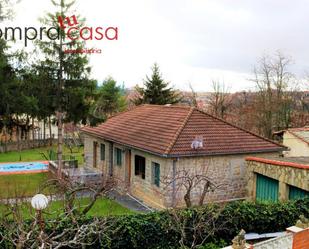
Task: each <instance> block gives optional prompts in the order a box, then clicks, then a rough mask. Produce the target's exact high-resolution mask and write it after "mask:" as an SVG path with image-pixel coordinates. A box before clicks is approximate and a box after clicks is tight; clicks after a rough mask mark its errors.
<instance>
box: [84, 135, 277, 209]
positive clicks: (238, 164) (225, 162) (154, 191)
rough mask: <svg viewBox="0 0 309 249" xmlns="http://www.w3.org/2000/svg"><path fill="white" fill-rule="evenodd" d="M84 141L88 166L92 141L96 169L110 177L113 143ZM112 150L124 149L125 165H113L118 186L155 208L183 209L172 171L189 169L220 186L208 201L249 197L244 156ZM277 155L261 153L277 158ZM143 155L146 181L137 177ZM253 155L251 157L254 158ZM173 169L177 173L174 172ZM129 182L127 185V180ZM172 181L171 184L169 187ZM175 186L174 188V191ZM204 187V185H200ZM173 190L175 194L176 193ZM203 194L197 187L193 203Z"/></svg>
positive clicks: (180, 187)
mask: <svg viewBox="0 0 309 249" xmlns="http://www.w3.org/2000/svg"><path fill="white" fill-rule="evenodd" d="M84 138H85V139H84V140H85V142H84V143H85V164H86V165H87V166H88V167H92V166H93V142H94V141H96V142H97V143H98V147H97V150H98V151H97V167H98V168H101V169H102V171H103V172H104V175H105V176H108V175H109V165H110V160H114V158H112V159H110V157H109V148H110V146H111V143H110V142H108V141H105V140H103V139H99V138H95V137H92V136H89V135H84ZM100 143H104V144H105V152H106V155H105V161H100ZM113 148H114V149H115V148H120V149H121V150H122V152H123V153H122V159H123V160H122V165H121V166H118V165H116V163H115V162H114V163H113V177H114V178H115V179H117V181H118V184H119V186H120V187H121V188H122V189H124V190H125V191H129V192H130V193H131V194H132V195H133V196H135V197H137V198H138V199H140V200H142V201H143V202H145V203H146V204H147V205H149V206H151V207H154V208H165V207H170V206H175V205H177V206H183V205H184V200H183V196H184V194H185V188H184V187H183V185H182V184H181V183H180V180H178V181H177V182H176V183H175V184H173V183H172V179H173V172H174V173H176V176H177V173H178V172H181V171H183V170H188V171H189V172H190V173H191V174H194V175H207V176H209V178H211V180H212V181H213V182H214V183H215V184H216V185H217V186H218V187H217V188H216V189H215V191H214V192H209V193H208V194H207V195H206V198H205V202H210V201H228V200H233V199H239V198H245V197H246V179H245V177H246V169H245V157H247V156H250V155H249V154H245V155H229V156H213V157H187V158H178V159H171V158H164V157H159V156H156V155H153V154H150V153H147V152H144V151H141V150H137V149H133V148H127V147H125V146H122V145H119V144H116V143H114V144H113ZM128 150H130V151H131V172H130V177H129V170H128V166H127V165H128V162H127V161H126V159H127V157H126V153H127V152H128ZM276 154H277V153H268V154H258V155H261V156H263V155H276ZM136 155H138V156H142V157H144V158H145V159H146V165H145V179H142V177H141V176H140V175H135V156H136ZM251 156H252V155H251ZM153 162H155V163H158V164H159V165H160V180H161V181H160V186H159V187H158V186H156V185H155V184H154V172H153V170H152V163H153ZM173 167H174V170H173ZM129 179H130V181H129V182H128V180H129ZM168 182H170V184H167V183H168ZM173 186H174V188H173ZM200 187H201V186H200ZM173 189H174V191H173ZM200 194H201V188H195V190H194V191H193V192H192V200H193V204H196V203H197V201H198V200H199V197H200Z"/></svg>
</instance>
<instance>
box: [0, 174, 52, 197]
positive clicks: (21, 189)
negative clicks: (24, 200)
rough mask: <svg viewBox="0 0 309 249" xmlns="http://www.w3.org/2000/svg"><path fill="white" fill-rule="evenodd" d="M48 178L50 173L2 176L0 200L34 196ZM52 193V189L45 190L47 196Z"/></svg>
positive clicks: (0, 180)
mask: <svg viewBox="0 0 309 249" xmlns="http://www.w3.org/2000/svg"><path fill="white" fill-rule="evenodd" d="M48 178H49V174H48V173H38V174H23V175H2V176H1V175H0V199H2V198H14V197H25V196H33V195H34V194H36V193H37V190H38V188H39V186H40V185H41V184H43V183H44V182H45V181H46V180H48ZM52 192H53V191H52V190H51V189H49V190H45V194H50V193H52Z"/></svg>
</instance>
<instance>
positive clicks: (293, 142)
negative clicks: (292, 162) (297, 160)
mask: <svg viewBox="0 0 309 249" xmlns="http://www.w3.org/2000/svg"><path fill="white" fill-rule="evenodd" d="M283 145H284V146H286V147H288V148H289V149H290V150H289V151H286V152H285V156H286V157H298V156H304V157H306V156H308V155H309V145H308V144H307V143H305V142H304V141H302V140H301V139H299V138H297V137H295V136H294V135H293V134H291V133H290V132H288V131H287V132H285V133H284V134H283Z"/></svg>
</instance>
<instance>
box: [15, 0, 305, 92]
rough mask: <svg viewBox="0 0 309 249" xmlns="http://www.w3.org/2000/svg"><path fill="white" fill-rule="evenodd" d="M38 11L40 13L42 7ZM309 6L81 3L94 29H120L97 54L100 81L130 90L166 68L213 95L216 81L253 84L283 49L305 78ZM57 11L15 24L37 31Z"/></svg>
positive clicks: (264, 0) (28, 7)
mask: <svg viewBox="0 0 309 249" xmlns="http://www.w3.org/2000/svg"><path fill="white" fill-rule="evenodd" d="M34 6H35V8H34ZM308 7H309V6H308V1H305V0H298V1H288V0H282V1H279V0H272V1H269V0H260V1H253V0H247V1H243V0H233V1H230V0H218V1H213V0H177V1H176V0H169V1H163V0H130V1H126V0H114V1H104V0H103V1H102V0H92V1H82V0H80V1H78V9H79V12H80V13H81V15H82V16H85V17H86V18H87V21H88V23H89V25H92V26H103V27H107V26H118V27H119V40H118V41H117V42H109V41H100V42H96V43H94V44H91V45H94V46H96V47H99V48H102V50H103V54H102V55H92V56H91V58H90V60H91V65H92V67H93V77H94V78H97V79H99V80H103V79H104V78H105V77H106V76H108V75H111V76H113V77H115V78H116V79H117V80H118V81H119V82H121V83H122V82H125V84H126V85H127V86H134V85H135V84H138V83H142V80H143V78H144V77H145V75H146V74H147V73H148V74H149V73H150V66H151V65H152V64H153V63H154V62H158V63H159V65H160V66H161V70H162V72H163V76H165V78H166V79H167V80H169V81H170V82H171V83H172V84H173V85H175V86H176V87H178V88H181V89H188V82H191V84H192V85H193V87H194V88H195V89H196V90H199V91H209V90H210V89H211V80H212V79H222V80H224V81H225V83H226V84H227V85H230V86H231V88H232V90H234V91H236V90H241V89H248V88H252V87H253V85H252V82H250V81H248V78H250V73H251V72H252V68H253V66H254V64H255V63H256V61H257V59H258V57H260V56H261V55H262V54H264V53H273V52H275V51H276V50H281V51H282V52H283V53H284V54H287V55H289V56H291V57H292V58H293V60H294V62H295V64H294V65H293V66H292V67H291V70H293V72H295V73H296V74H298V75H299V76H302V75H303V72H304V71H306V70H307V69H308V68H309V51H308V44H307V41H308V38H309V29H308V27H307V26H308V23H309V22H308V21H309V15H308V13H307V10H308ZM49 9H50V4H49V1H48V0H46V1H41V0H23V1H22V2H21V4H20V5H19V6H17V7H16V20H15V23H19V24H21V25H29V24H33V23H34V22H35V20H36V19H37V17H38V16H42V15H43V13H44V11H47V10H49Z"/></svg>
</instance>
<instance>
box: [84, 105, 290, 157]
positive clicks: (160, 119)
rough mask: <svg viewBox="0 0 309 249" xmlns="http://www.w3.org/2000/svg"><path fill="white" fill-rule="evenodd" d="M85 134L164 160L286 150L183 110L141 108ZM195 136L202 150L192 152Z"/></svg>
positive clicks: (213, 119)
mask: <svg viewBox="0 0 309 249" xmlns="http://www.w3.org/2000/svg"><path fill="white" fill-rule="evenodd" d="M82 131H83V132H85V133H89V134H93V135H97V136H99V137H102V138H104V139H106V140H110V141H114V142H118V143H121V144H124V145H127V146H131V147H135V148H139V149H141V150H144V151H149V152H151V153H155V154H160V155H162V156H173V157H174V156H175V157H177V156H194V155H212V154H235V153H252V152H267V151H280V150H283V149H284V148H285V147H283V146H281V145H279V144H277V143H275V142H273V141H271V140H268V139H265V138H262V137H260V136H258V135H255V134H253V133H250V132H248V131H245V130H243V129H240V128H238V127H236V126H234V125H231V124H229V123H227V122H225V121H223V120H221V119H218V118H215V117H213V116H211V115H209V114H206V113H204V112H201V111H199V110H197V109H195V108H190V107H184V106H159V105H142V106H139V107H136V108H135V109H133V110H130V111H127V112H123V113H120V114H118V115H116V116H114V117H112V118H110V119H108V120H107V121H106V122H105V123H103V124H101V125H99V126H97V127H84V128H83V129H82ZM196 136H202V137H203V147H202V148H199V149H192V148H191V143H192V141H193V140H194V139H195V138H196Z"/></svg>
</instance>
